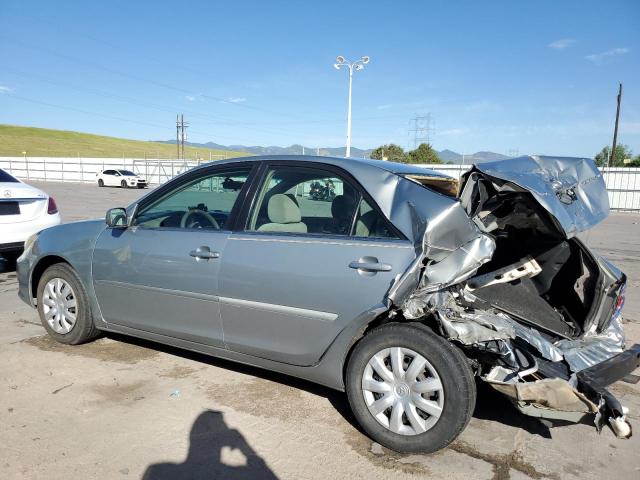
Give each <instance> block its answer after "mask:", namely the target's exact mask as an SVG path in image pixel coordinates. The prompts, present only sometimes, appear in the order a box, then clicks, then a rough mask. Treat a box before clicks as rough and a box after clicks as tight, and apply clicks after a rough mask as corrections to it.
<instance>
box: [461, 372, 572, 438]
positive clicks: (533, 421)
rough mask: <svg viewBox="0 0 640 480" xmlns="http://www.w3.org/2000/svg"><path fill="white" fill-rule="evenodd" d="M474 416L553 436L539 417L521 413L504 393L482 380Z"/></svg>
mask: <svg viewBox="0 0 640 480" xmlns="http://www.w3.org/2000/svg"><path fill="white" fill-rule="evenodd" d="M473 417H474V418H477V419H479V420H491V421H494V422H497V423H502V424H503V425H508V426H510V427H516V428H521V429H523V430H525V431H526V432H528V433H530V434H532V435H539V436H541V437H543V438H551V431H550V429H549V427H548V426H547V425H545V424H544V423H543V422H542V421H540V420H539V419H537V418H533V417H528V416H527V415H524V414H523V413H520V412H519V411H518V410H517V409H516V408H515V407H514V406H513V404H512V403H511V402H510V401H509V400H508V399H507V398H506V397H505V396H504V395H502V394H501V393H499V392H497V391H495V390H494V389H493V388H491V387H490V386H489V385H487V384H486V383H483V382H482V381H480V382H478V399H477V401H476V408H475V410H474V412H473ZM556 425H558V426H559V425H560V422H556Z"/></svg>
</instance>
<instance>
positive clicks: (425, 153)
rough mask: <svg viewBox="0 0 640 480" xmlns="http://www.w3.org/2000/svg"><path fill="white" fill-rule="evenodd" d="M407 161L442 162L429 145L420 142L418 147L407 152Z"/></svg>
mask: <svg viewBox="0 0 640 480" xmlns="http://www.w3.org/2000/svg"><path fill="white" fill-rule="evenodd" d="M409 163H442V160H441V159H440V157H439V156H438V152H436V151H435V150H434V149H433V147H432V146H431V145H429V144H428V143H421V144H420V145H418V148H416V149H415V150H412V151H410V152H409Z"/></svg>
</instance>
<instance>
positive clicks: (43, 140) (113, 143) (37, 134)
mask: <svg viewBox="0 0 640 480" xmlns="http://www.w3.org/2000/svg"><path fill="white" fill-rule="evenodd" d="M184 151H185V157H186V158H188V159H195V158H196V155H197V156H198V157H199V158H201V159H203V160H208V159H209V154H210V153H211V155H212V158H213V159H214V160H218V159H220V158H221V157H220V155H223V156H225V157H239V156H243V155H247V154H246V153H242V152H232V151H229V150H219V149H211V148H201V147H187V146H186V145H185V148H184ZM23 152H27V153H26V155H27V156H28V157H83V158H123V157H124V158H145V157H146V158H154V159H155V158H161V159H175V158H176V146H175V145H169V144H166V143H158V142H144V141H140V140H127V139H124V138H116V137H104V136H102V135H92V134H90V133H80V132H72V131H66V130H49V129H46V128H34V127H19V126H14V125H0V157H21V156H22V155H24V154H23Z"/></svg>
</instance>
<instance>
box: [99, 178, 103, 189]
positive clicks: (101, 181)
mask: <svg viewBox="0 0 640 480" xmlns="http://www.w3.org/2000/svg"><path fill="white" fill-rule="evenodd" d="M98 186H99V187H104V180H102V179H101V178H100V179H98Z"/></svg>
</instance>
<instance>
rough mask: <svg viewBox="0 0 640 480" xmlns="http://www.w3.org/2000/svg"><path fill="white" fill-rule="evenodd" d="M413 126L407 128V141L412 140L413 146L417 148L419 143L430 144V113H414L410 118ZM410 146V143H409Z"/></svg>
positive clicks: (431, 128)
mask: <svg viewBox="0 0 640 480" xmlns="http://www.w3.org/2000/svg"><path fill="white" fill-rule="evenodd" d="M411 124H412V125H413V128H411V129H409V132H408V133H409V141H413V148H414V149H415V148H417V147H418V145H420V144H421V143H429V144H431V134H432V132H433V126H432V120H431V113H427V114H426V115H424V116H419V115H416V116H415V117H414V118H412V119H411ZM409 147H410V145H409Z"/></svg>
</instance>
